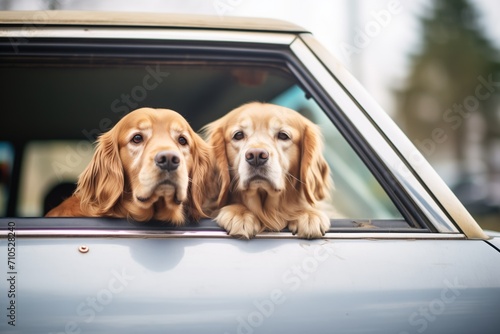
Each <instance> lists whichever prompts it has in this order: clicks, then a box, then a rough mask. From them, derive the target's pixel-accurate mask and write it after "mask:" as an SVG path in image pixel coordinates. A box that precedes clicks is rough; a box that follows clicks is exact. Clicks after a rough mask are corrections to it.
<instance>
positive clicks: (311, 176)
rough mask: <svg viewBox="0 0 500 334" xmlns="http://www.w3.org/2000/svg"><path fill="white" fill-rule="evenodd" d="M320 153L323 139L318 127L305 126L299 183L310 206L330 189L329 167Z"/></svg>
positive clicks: (326, 194)
mask: <svg viewBox="0 0 500 334" xmlns="http://www.w3.org/2000/svg"><path fill="white" fill-rule="evenodd" d="M322 151H323V138H322V136H321V132H320V130H319V127H318V126H316V125H314V124H307V125H306V126H305V130H304V135H303V138H302V157H301V167H300V181H301V184H302V189H303V192H304V195H305V197H306V199H307V201H308V202H309V203H310V204H314V203H315V202H316V201H319V200H322V199H324V198H325V197H326V196H328V191H329V189H330V187H331V182H332V181H331V179H330V167H329V166H328V163H327V162H326V160H325V159H324V158H323V152H322Z"/></svg>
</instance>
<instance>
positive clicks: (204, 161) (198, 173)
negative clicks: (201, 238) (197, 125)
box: [189, 131, 213, 220]
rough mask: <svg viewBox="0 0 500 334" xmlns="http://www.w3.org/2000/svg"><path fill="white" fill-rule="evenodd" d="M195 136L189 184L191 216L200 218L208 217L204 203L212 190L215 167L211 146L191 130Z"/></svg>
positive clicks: (192, 135)
mask: <svg viewBox="0 0 500 334" xmlns="http://www.w3.org/2000/svg"><path fill="white" fill-rule="evenodd" d="M191 137H192V138H193V141H194V143H193V150H192V152H193V166H192V168H191V171H190V174H191V175H190V178H191V184H190V186H189V199H190V204H191V210H190V211H191V212H190V214H191V216H192V217H193V218H194V219H196V220H198V219H200V218H201V217H207V214H206V213H205V212H204V209H203V204H204V203H205V201H206V198H207V194H208V193H209V192H210V191H211V189H210V185H211V181H210V180H211V179H212V178H213V175H211V173H212V172H213V167H212V163H211V159H210V147H209V146H208V144H207V143H205V141H203V139H202V138H201V137H200V136H199V135H198V134H196V133H195V132H194V131H192V132H191Z"/></svg>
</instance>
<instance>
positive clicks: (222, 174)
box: [203, 121, 231, 208]
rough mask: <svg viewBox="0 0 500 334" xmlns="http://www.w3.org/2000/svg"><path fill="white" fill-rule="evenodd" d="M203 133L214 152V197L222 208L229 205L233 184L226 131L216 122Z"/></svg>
mask: <svg viewBox="0 0 500 334" xmlns="http://www.w3.org/2000/svg"><path fill="white" fill-rule="evenodd" d="M203 132H204V133H205V136H206V138H207V140H208V144H209V145H210V148H211V151H212V152H211V159H212V165H213V166H214V172H215V175H213V176H212V182H213V184H212V189H213V191H214V196H213V197H214V198H215V197H217V200H216V203H217V206H218V207H219V208H220V207H222V206H223V205H225V204H226V203H227V199H228V194H229V186H230V183H231V179H230V175H229V164H228V162H227V154H226V142H225V140H224V130H223V128H222V127H221V126H220V124H219V122H217V121H216V122H213V123H210V124H208V125H207V126H205V127H204V128H203Z"/></svg>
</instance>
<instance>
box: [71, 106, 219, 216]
mask: <svg viewBox="0 0 500 334" xmlns="http://www.w3.org/2000/svg"><path fill="white" fill-rule="evenodd" d="M209 164H210V159H209V148H208V146H207V144H206V143H205V142H204V141H203V140H202V139H201V138H200V137H199V136H198V135H197V134H196V133H195V132H194V131H193V130H192V129H191V127H190V126H189V124H188V123H187V121H186V120H185V119H184V118H183V117H182V116H181V115H180V114H178V113H177V112H175V111H173V110H168V109H151V108H141V109H137V110H135V111H133V112H131V113H129V114H127V115H126V116H125V117H123V118H122V119H121V120H120V121H119V122H118V123H117V124H116V125H115V126H114V127H113V128H112V129H111V130H110V131H108V132H106V133H105V134H103V135H102V136H100V137H99V139H98V143H97V148H96V152H95V154H94V156H93V158H92V161H91V163H90V164H89V166H88V167H87V168H86V170H85V171H84V172H83V173H82V175H81V176H80V179H79V181H78V187H77V191H76V194H77V195H78V196H80V197H81V203H82V204H81V205H82V207H84V208H85V209H86V211H89V212H91V213H93V215H106V214H107V213H109V212H117V211H118V212H119V211H122V212H125V213H126V215H130V216H132V217H133V218H134V219H136V220H141V221H142V220H148V219H151V218H153V217H154V218H157V219H162V220H172V221H174V222H177V223H180V222H182V221H183V220H184V216H183V213H182V204H183V203H186V202H187V203H189V205H190V207H191V212H190V213H191V215H192V216H193V217H195V218H199V217H200V216H204V213H203V210H202V205H201V203H202V201H203V198H202V194H203V193H204V184H205V182H204V180H205V178H206V175H207V174H208V172H209V169H210V167H209ZM190 181H191V182H190ZM118 215H119V214H118Z"/></svg>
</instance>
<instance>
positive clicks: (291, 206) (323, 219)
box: [203, 102, 332, 239]
mask: <svg viewBox="0 0 500 334" xmlns="http://www.w3.org/2000/svg"><path fill="white" fill-rule="evenodd" d="M203 130H204V131H205V135H206V136H207V140H208V143H209V144H210V145H211V146H212V148H213V150H214V154H213V159H214V160H215V161H214V165H215V167H216V173H217V174H218V181H217V183H218V184H219V187H220V189H219V190H220V192H219V193H218V196H217V198H216V199H215V202H216V206H217V207H218V208H219V210H218V212H217V211H216V212H215V214H214V215H216V217H215V220H216V221H217V222H218V224H219V225H220V226H221V227H223V228H224V229H225V230H226V231H227V232H228V233H229V234H230V235H233V236H237V237H240V238H244V239H250V238H252V237H254V236H255V235H256V234H257V233H259V232H261V231H264V230H267V231H280V230H282V229H284V228H285V227H288V229H289V230H290V231H291V232H292V233H294V234H296V235H297V236H298V237H300V238H307V239H309V238H317V237H321V236H322V235H324V234H325V232H326V230H328V228H329V227H330V220H329V218H328V217H327V216H326V214H324V213H323V212H321V211H319V210H318V209H317V208H316V206H317V204H318V203H319V201H321V200H323V199H324V198H326V197H327V196H328V195H329V189H330V187H331V184H332V181H331V178H330V168H329V166H328V164H327V162H326V161H325V159H324V158H323V156H322V148H323V139H322V136H321V133H320V131H319V128H318V126H316V125H315V124H313V123H312V122H311V121H309V120H308V119H306V118H305V117H303V116H302V115H300V114H299V113H298V112H296V111H294V110H291V109H288V108H285V107H281V106H277V105H272V104H267V103H258V102H254V103H249V104H246V105H243V106H241V107H239V108H236V109H234V110H233V111H231V112H229V113H228V114H226V115H225V116H223V117H222V118H220V119H218V120H216V121H214V122H212V123H210V124H208V125H206V126H205V127H204V129H203Z"/></svg>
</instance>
